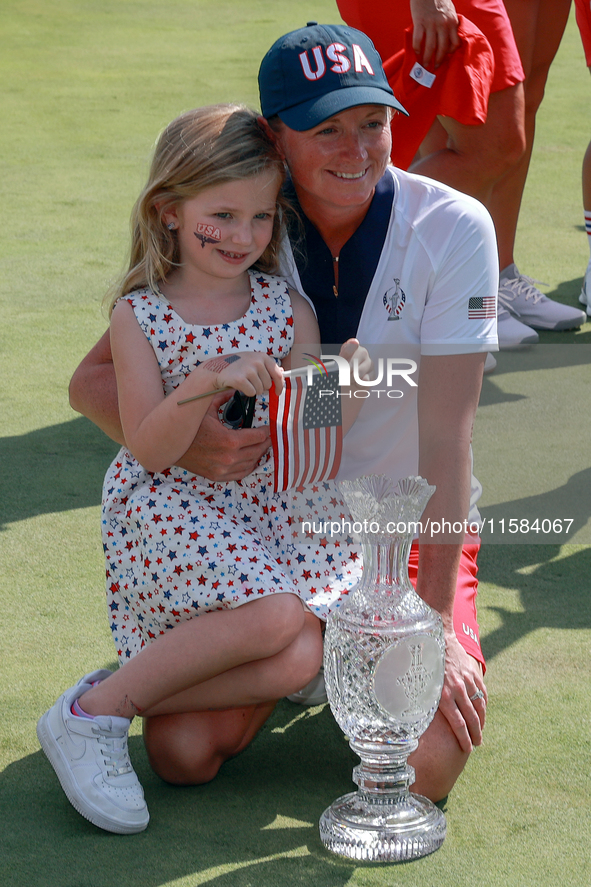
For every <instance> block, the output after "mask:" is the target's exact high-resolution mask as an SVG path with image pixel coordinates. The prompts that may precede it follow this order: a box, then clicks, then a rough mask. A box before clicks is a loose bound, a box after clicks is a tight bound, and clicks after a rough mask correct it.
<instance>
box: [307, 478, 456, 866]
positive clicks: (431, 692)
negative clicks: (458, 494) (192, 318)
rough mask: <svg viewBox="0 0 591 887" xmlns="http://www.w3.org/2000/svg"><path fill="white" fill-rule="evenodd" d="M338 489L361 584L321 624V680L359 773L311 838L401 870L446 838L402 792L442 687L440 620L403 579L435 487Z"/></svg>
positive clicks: (431, 815)
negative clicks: (355, 538)
mask: <svg viewBox="0 0 591 887" xmlns="http://www.w3.org/2000/svg"><path fill="white" fill-rule="evenodd" d="M339 487H340V489H341V492H342V494H343V497H344V499H345V501H346V503H347V505H348V506H349V509H350V511H351V514H352V517H353V521H355V522H356V524H358V525H360V527H361V536H362V544H363V577H362V579H361V580H360V582H359V584H358V585H357V586H356V588H355V590H354V591H353V592H351V594H350V595H349V597H348V598H347V599H345V601H344V603H343V604H342V606H341V607H340V608H339V609H338V610H336V611H334V612H333V613H331V615H330V616H329V619H328V622H327V625H326V634H325V639H324V671H325V678H326V688H327V693H328V700H329V703H330V707H331V709H332V712H333V714H334V717H335V720H336V721H337V723H338V725H339V727H340V728H341V730H342V731H343V732H344V733H345V735H346V736H347V738H348V739H349V744H350V746H351V748H352V749H353V751H354V752H355V754H356V755H358V756H359V757H360V758H361V764H359V765H358V766H356V767H355V768H354V769H353V782H355V783H356V785H357V786H358V790H357V791H355V792H351V793H350V794H347V795H344V796H343V797H341V798H338V799H337V800H336V801H334V803H333V804H331V806H330V807H328V808H327V809H326V810H325V811H324V813H323V814H322V816H321V818H320V837H321V839H322V842H323V843H324V845H325V847H327V849H329V850H331V851H332V852H333V853H337V854H339V855H340V856H346V857H348V858H350V859H356V860H360V861H366V862H399V861H400V862H401V861H403V860H409V859H417V858H419V857H421V856H426V855H427V854H428V853H432V852H433V851H435V850H437V849H438V848H439V847H440V846H441V844H442V843H443V840H444V838H445V829H446V825H445V816H444V815H443V813H442V812H441V810H439V808H438V807H436V806H435V805H434V804H433V803H432V802H431V801H429V800H428V799H427V798H424V797H422V796H421V795H417V794H412V793H411V792H410V791H409V785H411V784H412V782H414V777H415V771H414V769H413V768H412V767H411V766H409V765H408V764H407V760H406V759H407V757H408V756H409V754H411V753H412V752H413V751H414V750H415V749H416V748H417V746H418V740H419V737H420V736H421V735H422V734H423V733H424V731H425V730H426V729H427V727H428V725H429V724H430V723H431V721H432V719H433V717H434V715H435V712H436V711H437V706H438V704H439V698H440V696H441V689H442V687H443V673H444V666H445V642H444V638H443V627H442V623H441V617H440V615H439V614H438V613H436V612H435V611H434V610H432V609H431V607H429V606H428V605H427V604H426V603H425V602H424V601H423V600H422V599H421V598H420V597H419V595H417V594H416V592H415V591H414V589H413V587H412V585H411V583H410V580H409V578H408V556H409V552H410V546H411V544H412V538H413V535H414V530H415V527H416V525H417V522H418V521H419V519H420V517H421V514H422V513H423V510H424V508H425V506H426V504H427V502H428V501H429V499H430V497H431V496H432V494H433V492H434V490H435V487H432V486H429V484H428V483H427V482H426V481H425V480H423V478H420V477H409V478H406V479H405V480H403V481H400V482H399V483H398V486H397V489H395V488H394V485H393V482H392V481H391V479H390V478H387V477H384V476H383V475H371V476H368V477H361V478H359V479H357V480H354V481H342V482H341V483H340V484H339ZM358 528H359V527H358V526H357V525H354V530H355V531H357V530H358Z"/></svg>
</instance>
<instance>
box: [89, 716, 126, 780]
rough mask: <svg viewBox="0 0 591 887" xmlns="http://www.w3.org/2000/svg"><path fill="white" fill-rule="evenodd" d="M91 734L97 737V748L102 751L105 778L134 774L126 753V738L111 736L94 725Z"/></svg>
mask: <svg viewBox="0 0 591 887" xmlns="http://www.w3.org/2000/svg"><path fill="white" fill-rule="evenodd" d="M92 732H93V733H94V734H95V735H96V736H97V741H98V745H99V748H100V749H101V750H102V753H103V759H104V762H105V766H106V767H107V776H124V775H125V774H126V773H133V772H134V771H133V767H132V766H131V761H130V760H129V754H128V751H127V736H113V735H112V733H110V732H106V731H104V730H101V728H100V727H99V726H98V725H94V724H93V727H92Z"/></svg>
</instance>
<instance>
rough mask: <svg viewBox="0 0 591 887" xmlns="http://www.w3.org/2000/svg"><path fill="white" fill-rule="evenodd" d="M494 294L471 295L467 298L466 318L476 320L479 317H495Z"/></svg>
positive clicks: (495, 304)
mask: <svg viewBox="0 0 591 887" xmlns="http://www.w3.org/2000/svg"><path fill="white" fill-rule="evenodd" d="M496 314H497V298H496V296H473V297H472V298H471V299H468V320H477V319H478V318H479V317H496Z"/></svg>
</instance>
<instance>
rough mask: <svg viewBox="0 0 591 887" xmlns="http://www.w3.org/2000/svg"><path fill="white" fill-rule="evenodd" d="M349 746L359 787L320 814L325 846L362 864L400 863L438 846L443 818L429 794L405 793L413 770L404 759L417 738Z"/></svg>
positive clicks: (443, 824)
mask: <svg viewBox="0 0 591 887" xmlns="http://www.w3.org/2000/svg"><path fill="white" fill-rule="evenodd" d="M349 744H350V746H351V748H352V749H353V751H354V752H355V753H356V754H357V755H359V757H360V758H361V764H358V765H357V766H356V767H355V768H354V769H353V782H355V783H356V785H357V786H358V790H357V791H356V792H350V793H349V794H347V795H344V796H343V797H341V798H338V799H337V800H336V801H335V802H334V803H333V804H331V806H330V807H328V808H327V809H326V810H325V811H324V813H323V814H322V816H321V818H320V838H321V840H322V842H323V844H324V846H325V847H326V848H327V849H328V850H331V851H332V852H333V853H337V854H338V855H339V856H346V857H348V858H349V859H356V860H359V861H364V862H402V861H404V860H409V859H418V858H420V857H422V856H427V854H429V853H433V852H434V851H435V850H437V849H438V848H439V847H440V846H441V844H442V843H443V840H444V838H445V830H446V824H445V817H444V815H443V813H442V812H441V810H439V809H438V808H437V807H436V806H435V805H434V804H433V803H432V802H431V801H429V800H428V799H427V798H424V797H422V796H421V795H416V794H413V793H411V792H410V791H409V786H410V785H411V784H412V783H413V782H414V778H415V771H414V768H413V767H411V766H410V765H409V764H408V763H407V760H406V759H407V758H408V756H409V755H410V754H411V753H412V752H413V751H414V750H415V748H416V747H417V745H418V742H417V740H411V741H410V742H408V743H406V742H401V743H393V744H391V745H388V746H387V747H384V746H383V745H378V744H376V743H369V742H363V741H359V740H351V741H350V743H349Z"/></svg>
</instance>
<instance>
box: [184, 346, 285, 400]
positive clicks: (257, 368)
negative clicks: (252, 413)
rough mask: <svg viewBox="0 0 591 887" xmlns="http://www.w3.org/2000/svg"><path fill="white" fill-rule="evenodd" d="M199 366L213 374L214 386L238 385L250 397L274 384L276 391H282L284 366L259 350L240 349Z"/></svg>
mask: <svg viewBox="0 0 591 887" xmlns="http://www.w3.org/2000/svg"><path fill="white" fill-rule="evenodd" d="M198 369H205V370H208V372H211V373H214V378H213V386H214V387H215V388H220V389H221V388H236V389H237V390H238V391H242V393H243V394H246V395H247V396H248V397H254V396H255V395H257V394H262V393H263V392H264V391H268V390H269V389H270V388H271V387H273V386H275V391H276V393H277V394H281V391H282V390H283V384H284V383H283V369H282V367H280V366H279V365H278V364H277V363H276V362H275V360H274V359H273V358H272V357H269V355H268V354H263V353H262V352H258V351H240V352H238V353H237V354H229V355H225V356H224V357H220V358H214V359H213V360H209V361H205V363H203V364H201V365H200V366H199V367H198Z"/></svg>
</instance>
